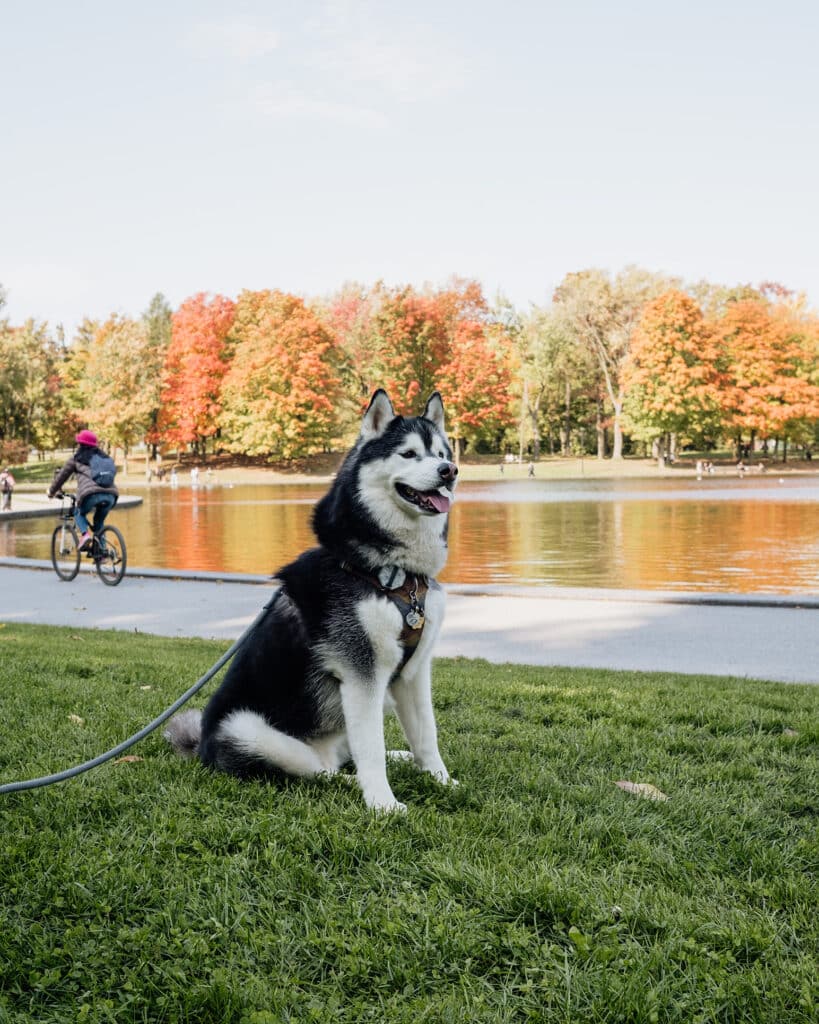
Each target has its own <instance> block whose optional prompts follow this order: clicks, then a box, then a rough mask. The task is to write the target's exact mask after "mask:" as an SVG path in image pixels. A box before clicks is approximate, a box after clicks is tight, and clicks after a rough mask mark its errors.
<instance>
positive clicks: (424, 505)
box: [395, 484, 452, 515]
mask: <svg viewBox="0 0 819 1024" xmlns="http://www.w3.org/2000/svg"><path fill="white" fill-rule="evenodd" d="M395 489H396V490H397V491H398V493H399V494H400V495H401V497H402V498H403V499H404V501H408V502H409V503H410V504H411V505H417V506H418V508H420V509H421V511H422V512H429V513H430V514H431V515H438V514H439V513H440V512H449V506H450V505H451V504H452V502H451V501H450V499H449V498H447V497H445V495H443V494H441V493H440V492H439V491H416V490H415V488H414V487H410V486H409V485H408V484H396V485H395Z"/></svg>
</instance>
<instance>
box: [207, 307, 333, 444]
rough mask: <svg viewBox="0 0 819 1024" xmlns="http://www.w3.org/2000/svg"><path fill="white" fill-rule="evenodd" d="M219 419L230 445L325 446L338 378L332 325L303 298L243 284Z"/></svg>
mask: <svg viewBox="0 0 819 1024" xmlns="http://www.w3.org/2000/svg"><path fill="white" fill-rule="evenodd" d="M229 346H230V350H231V365H230V369H229V370H228V372H227V374H226V375H225V378H224V381H223V385H222V396H221V397H222V406H223V407H222V411H221V414H220V416H219V424H220V427H221V431H222V444H223V446H224V447H225V448H226V449H227V450H228V451H235V452H243V453H246V454H248V455H278V456H282V457H284V458H288V459H289V458H295V457H298V456H301V455H307V454H310V453H313V452H316V451H321V450H322V449H323V448H326V447H327V445H328V444H329V442H330V439H331V438H332V436H333V433H334V429H335V426H336V411H335V410H336V402H337V399H338V391H339V378H338V374H337V372H336V366H335V364H336V359H337V350H336V342H335V338H334V336H333V334H332V332H331V331H330V330H329V329H328V327H327V326H326V325H325V324H324V323H322V321H321V320H320V319H319V318H318V316H316V314H315V313H314V312H312V311H311V310H309V309H308V308H307V307H306V306H305V304H304V302H303V301H302V300H301V299H299V298H297V297H296V296H294V295H288V294H285V293H283V292H280V291H256V292H251V291H244V292H242V294H241V295H240V296H239V299H238V302H237V305H236V317H235V320H234V324H233V329H232V330H231V333H230V338H229Z"/></svg>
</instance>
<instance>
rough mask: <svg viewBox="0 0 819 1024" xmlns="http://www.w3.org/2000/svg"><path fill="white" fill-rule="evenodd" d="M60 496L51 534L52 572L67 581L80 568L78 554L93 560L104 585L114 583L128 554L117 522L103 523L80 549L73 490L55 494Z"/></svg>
mask: <svg viewBox="0 0 819 1024" xmlns="http://www.w3.org/2000/svg"><path fill="white" fill-rule="evenodd" d="M55 497H57V498H61V499H62V502H63V504H62V507H61V508H60V512H59V517H60V522H59V523H58V524H57V526H56V527H55V528H54V533H53V534H52V535H51V564H52V565H53V566H54V572H56V573H57V576H58V577H59V578H60V579H61V580H65V582H66V583H67V582H68V581H69V580H73V579H74V577H75V576H76V575H77V573H78V572H79V571H80V557H81V555H83V554H84V555H86V557H87V558H91V559H93V561H94V567H95V568H96V570H97V575H98V576H99V578H100V579H101V580H102V582H103V583H105V584H106V586H109V587H115V586H116V585H117V584H118V583H119V582H120V580H121V579H122V577H123V576H124V575H125V567H126V565H127V561H128V555H127V551H126V548H125V538H124V537H123V536H122V534H121V533H120V531H119V530H118V529H117V528H116V526H111V525H109V524H107V523H106V524H105V525H104V526H103V528H102V529H101V530H100V531H99V533H94V535H93V537H92V540H91V546H90V548H88V549H87V550H85V551H80V536H79V534H78V533H77V527H76V526H75V525H74V510H75V509H76V506H77V498H76V495H74V494H63V493H59V494H56V495H55Z"/></svg>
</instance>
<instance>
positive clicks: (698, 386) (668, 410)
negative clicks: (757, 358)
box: [623, 289, 725, 440]
mask: <svg viewBox="0 0 819 1024" xmlns="http://www.w3.org/2000/svg"><path fill="white" fill-rule="evenodd" d="M623 383H624V387H625V391H626V405H625V407H626V411H627V413H628V416H629V419H630V420H631V422H632V424H633V425H634V427H635V431H634V433H635V434H636V435H637V436H641V437H642V439H643V440H653V439H655V438H657V437H658V436H659V435H662V434H682V435H686V436H688V437H689V438H690V437H703V436H708V437H714V436H716V434H717V433H718V432H719V427H720V423H721V416H722V402H721V389H722V387H723V386H724V384H725V374H724V370H723V366H722V363H721V359H720V353H719V348H718V346H717V344H716V342H715V339H714V336H713V332H712V331H711V330H710V328H709V326H708V325H707V324H706V322H705V319H704V317H703V315H702V311H701V309H700V307H699V305H698V303H697V302H696V301H695V300H694V299H692V298H691V296H690V295H686V294H685V293H684V292H681V291H678V290H677V289H670V290H669V291H667V292H664V293H663V294H662V295H660V296H658V297H657V298H656V299H652V300H650V301H649V302H647V303H646V305H645V306H644V308H643V313H642V316H641V317H640V320H639V323H638V324H637V327H636V329H635V331H634V333H633V334H632V337H631V344H630V348H629V355H628V358H627V360H626V362H625V365H624V371H623Z"/></svg>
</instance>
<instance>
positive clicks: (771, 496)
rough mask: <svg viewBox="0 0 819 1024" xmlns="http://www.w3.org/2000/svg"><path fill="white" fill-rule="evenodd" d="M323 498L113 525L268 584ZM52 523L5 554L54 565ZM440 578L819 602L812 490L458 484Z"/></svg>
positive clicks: (270, 499) (239, 497)
mask: <svg viewBox="0 0 819 1024" xmlns="http://www.w3.org/2000/svg"><path fill="white" fill-rule="evenodd" d="M323 491H324V488H323V487H320V486H305V487H293V486H288V487H283V486H267V485H255V486H241V487H233V488H221V487H217V488H213V489H212V490H206V489H200V490H198V491H192V490H191V489H190V488H179V489H178V490H172V489H171V488H169V487H167V486H164V487H154V488H151V489H145V490H143V491H141V492H140V493H141V494H142V496H143V497H144V499H145V501H144V504H143V505H142V506H141V507H139V508H137V509H132V510H122V511H120V512H116V513H114V515H115V519H116V521H117V522H118V524H119V525H120V527H121V528H122V529H123V530H124V532H125V533H126V536H127V540H128V548H129V561H130V563H131V564H132V565H134V566H145V567H156V568H174V569H199V570H211V571H226V572H239V573H244V572H249V573H272V572H273V571H274V570H275V568H276V567H277V566H279V565H282V564H284V563H285V562H287V561H289V560H290V559H292V558H293V557H295V556H296V555H297V554H298V553H299V552H300V551H302V550H304V549H305V548H307V547H309V546H311V545H312V544H313V543H314V538H313V534H312V531H311V529H310V514H311V512H312V508H313V505H314V503H315V501H316V500H317V498H318V497H319V496H320V495H321V494H322V493H323ZM52 526H53V524H52V521H51V520H42V519H41V520H27V521H20V522H12V523H5V524H2V525H0V554H6V555H17V556H21V557H30V558H47V557H48V540H49V537H50V534H51V529H52ZM442 579H443V580H445V581H448V582H464V583H483V584H486V583H508V584H523V585H553V586H575V587H595V586H596V587H615V588H625V589H649V590H651V589H668V590H689V591H723V592H726V591H739V592H749V593H814V594H815V593H819V483H814V482H813V480H810V479H809V478H804V479H802V480H799V479H798V478H794V479H791V480H786V481H784V483H783V484H782V485H779V484H778V482H777V481H770V482H766V484H765V485H764V486H762V485H755V486H754V487H753V488H751V487H746V488H743V487H742V486H741V482H737V483H736V484H733V483H725V482H722V483H721V484H720V485H719V487H717V488H714V487H712V488H710V489H709V488H708V487H703V488H701V489H696V487H695V485H693V483H692V482H676V481H674V482H673V483H669V482H667V481H657V482H655V483H652V484H646V483H645V482H641V483H639V484H628V483H625V484H624V483H622V482H621V483H611V484H610V483H596V484H588V485H574V484H573V485H571V486H566V487H560V486H558V485H548V484H545V483H543V484H541V483H540V482H538V485H537V487H532V488H528V489H525V490H524V489H522V488H521V487H520V486H517V487H516V486H515V485H512V484H511V482H510V484H509V485H506V484H505V483H498V484H497V485H486V484H484V485H468V484H467V485H462V487H461V492H460V494H459V500H458V501H457V502H456V505H455V508H454V510H453V513H452V522H451V527H450V559H449V563H448V565H447V568H446V570H445V572H444V573H443V574H442Z"/></svg>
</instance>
